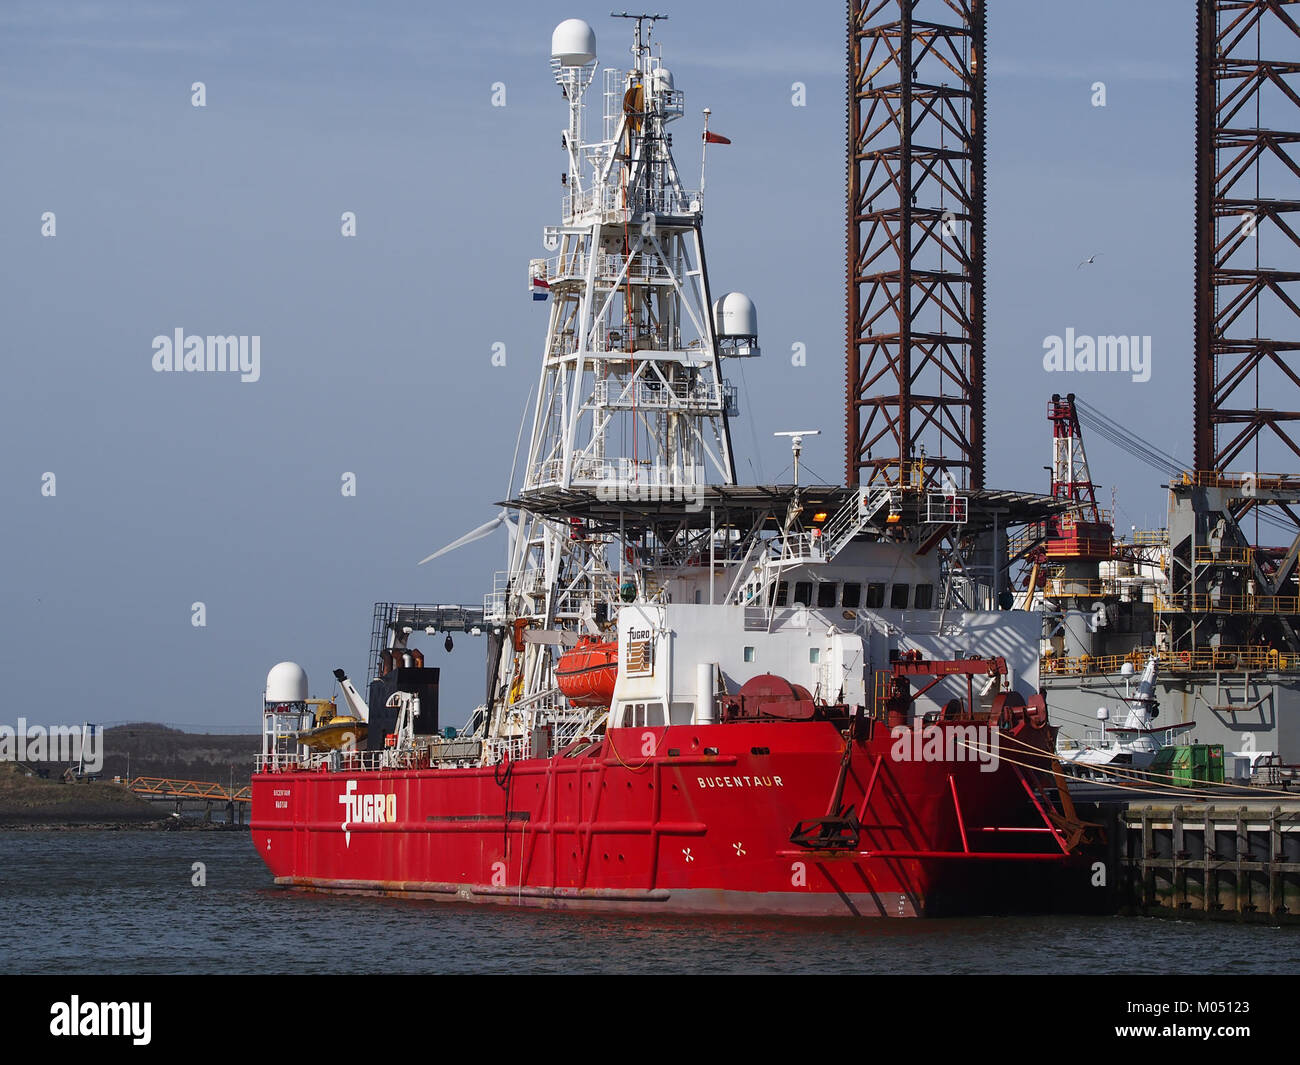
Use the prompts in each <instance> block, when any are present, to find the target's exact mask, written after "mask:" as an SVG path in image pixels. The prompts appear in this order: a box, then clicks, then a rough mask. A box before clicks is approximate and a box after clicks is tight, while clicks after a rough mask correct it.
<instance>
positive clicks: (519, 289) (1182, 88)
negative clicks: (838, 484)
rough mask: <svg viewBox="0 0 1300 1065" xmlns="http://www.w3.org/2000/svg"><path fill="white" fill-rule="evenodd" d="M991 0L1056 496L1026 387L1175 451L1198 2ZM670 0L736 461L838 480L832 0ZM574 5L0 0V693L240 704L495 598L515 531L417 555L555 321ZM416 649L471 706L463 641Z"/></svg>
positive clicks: (493, 439) (452, 717) (240, 718)
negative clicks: (746, 353)
mask: <svg viewBox="0 0 1300 1065" xmlns="http://www.w3.org/2000/svg"><path fill="white" fill-rule="evenodd" d="M990 9H991V10H990V16H989V32H988V43H989V55H988V79H989V80H988V88H989V104H988V113H989V118H988V123H989V127H988V162H989V166H988V186H989V201H988V205H989V206H988V234H989V238H988V246H989V252H988V301H987V321H988V361H989V372H988V462H987V466H988V477H987V480H988V482H989V484H990V485H995V486H999V487H1008V488H1019V489H1029V490H1045V488H1046V485H1045V482H1044V478H1045V476H1046V475H1045V473H1044V472H1043V470H1042V467H1043V466H1044V465H1046V464H1047V463H1048V462H1049V461H1050V433H1049V430H1048V426H1047V422H1046V418H1045V410H1046V403H1047V399H1048V396H1049V395H1050V394H1051V393H1052V392H1053V391H1060V392H1065V391H1071V390H1073V391H1077V392H1078V393H1080V395H1081V396H1082V397H1083V398H1085V399H1087V400H1088V401H1090V402H1092V403H1093V404H1095V405H1096V406H1099V407H1102V408H1103V409H1105V410H1106V411H1107V412H1108V413H1110V414H1111V415H1113V416H1114V417H1116V418H1119V419H1120V420H1122V421H1124V422H1126V423H1127V424H1129V425H1130V426H1132V427H1135V428H1140V429H1141V430H1142V431H1143V434H1144V435H1145V436H1146V438H1147V439H1148V440H1150V441H1151V442H1153V443H1154V444H1156V445H1157V446H1159V447H1161V448H1162V449H1164V450H1166V451H1170V452H1173V453H1174V454H1176V455H1177V456H1178V457H1179V458H1181V459H1184V460H1190V409H1191V370H1190V356H1189V351H1190V344H1191V277H1192V275H1191V262H1192V226H1191V209H1192V102H1193V101H1192V60H1193V19H1192V5H1191V4H1190V3H1185V2H1175V0H1144V2H1143V3H1142V4H1140V5H1134V4H1132V3H1131V2H1122V0H1118V2H1112V0H1092V2H1090V3H1088V4H1067V3H1059V2H1053V3H1042V2H1029V0H1003V2H995V3H991V4H990ZM667 10H668V12H669V14H670V15H671V16H672V18H670V20H669V21H668V22H667V23H666V24H661V28H660V30H659V31H658V33H657V39H659V40H661V41H662V42H663V43H664V49H665V51H664V56H665V62H666V64H667V65H668V66H670V67H671V68H672V69H673V71H674V73H675V75H676V79H677V86H678V88H681V89H684V90H685V92H686V105H687V117H686V118H684V119H683V120H682V121H681V122H680V123H678V125H677V126H676V127H674V128H675V130H676V131H680V133H679V136H678V137H677V141H678V162H679V164H680V165H681V166H682V168H683V170H684V172H685V173H686V174H688V175H690V174H693V173H694V174H697V173H698V167H699V157H698V154H697V153H698V148H697V147H695V146H696V145H697V144H698V129H699V125H700V110H701V109H702V108H703V107H705V106H708V107H710V108H711V109H712V111H713V117H712V121H711V126H712V128H714V129H716V130H718V131H719V132H721V133H724V134H725V135H727V136H728V137H730V138H731V139H732V142H733V143H732V145H731V146H730V147H723V148H719V149H717V150H716V151H714V152H711V153H710V162H709V182H708V183H709V190H708V197H707V202H706V223H705V235H706V242H707V247H708V255H709V266H710V271H711V278H712V285H713V290H714V291H715V292H724V291H727V290H728V289H733V288H735V289H742V290H744V291H745V292H747V293H749V295H751V296H752V297H753V299H754V300H755V302H756V303H757V305H758V310H759V324H760V329H761V331H762V337H761V341H762V344H763V347H764V358H763V359H761V360H758V361H757V362H755V363H751V364H749V365H748V366H746V367H745V370H744V378H743V380H742V379H741V378H740V377H739V376H738V375H737V376H736V377H734V378H733V380H734V381H735V383H737V384H739V385H740V386H741V397H740V399H741V404H742V420H741V422H740V423H739V424H738V425H736V426H735V427H734V429H733V439H734V440H735V442H736V446H737V449H738V452H739V459H738V468H739V471H740V474H741V479H742V480H754V479H762V478H771V477H774V476H776V475H777V474H778V473H780V472H781V471H782V469H783V468H784V467H785V466H787V465H788V462H789V455H788V450H787V445H786V444H785V442H784V441H777V440H775V439H774V438H773V437H772V433H773V431H775V430H779V429H788V428H808V427H812V426H820V427H821V428H822V430H823V435H822V437H820V438H819V439H818V440H816V441H814V442H810V443H809V445H808V447H807V450H806V451H805V461H806V464H807V466H808V467H809V468H810V469H811V470H813V471H815V472H816V473H818V474H821V475H822V477H823V478H824V479H827V480H837V479H839V477H840V476H841V473H842V471H841V467H840V463H841V458H840V456H841V455H842V442H841V441H842V435H841V434H842V422H843V414H842V397H843V337H844V317H843V313H844V312H843V249H844V234H843V189H844V177H843V152H844V97H843V93H844V70H843V56H844V45H843V5H842V4H841V3H839V2H836V0H815V2H811V3H807V4H804V5H800V6H799V7H798V10H797V17H796V16H792V15H791V13H790V6H789V5H787V4H780V3H775V2H750V3H743V4H742V3H723V2H717V3H695V4H691V5H689V6H688V5H684V4H683V5H677V6H672V5H670V6H668V7H667ZM567 17H581V18H586V19H587V20H588V21H590V22H591V23H592V24H593V26H594V27H595V29H596V33H597V39H598V42H599V47H600V52H601V60H602V64H610V65H614V64H619V65H622V64H623V63H624V62H625V60H626V58H627V52H626V47H627V44H628V42H629V37H628V34H627V30H626V27H625V26H624V25H623V24H621V23H617V22H616V21H615V20H612V19H610V18H608V17H607V7H595V8H591V9H587V10H584V9H582V8H581V7H575V6H573V5H572V4H568V3H566V4H564V5H555V4H549V3H538V2H529V3H513V2H510V3H507V2H497V3H493V4H490V5H488V4H480V5H457V10H456V11H454V12H449V11H447V10H445V9H443V6H442V5H437V6H436V7H435V5H429V4H415V3H411V4H399V3H377V4H367V5H364V6H363V5H353V4H338V3H264V2H258V3H250V2H238V0H236V2H228V3H222V4H182V3H155V4H145V3H141V4H120V5H119V4H99V3H94V2H86V3H58V2H42V3H22V2H10V3H7V4H6V5H5V6H4V8H3V10H2V11H0V136H2V137H3V141H2V143H3V154H4V159H5V164H4V180H3V186H4V190H5V195H4V196H3V199H2V201H0V246H2V247H3V252H0V292H2V293H3V295H2V296H0V311H2V312H3V318H4V330H5V333H4V335H5V340H6V352H5V368H6V377H7V387H5V388H4V390H3V393H2V396H3V398H2V399H0V404H2V406H0V455H3V459H0V476H2V477H3V491H4V495H5V499H6V507H5V521H4V543H5V556H4V565H5V579H4V581H3V596H4V610H3V614H2V616H0V663H2V664H3V667H4V668H3V676H4V678H5V688H6V690H7V692H8V693H9V695H10V698H9V699H8V700H7V704H8V705H7V707H6V708H5V709H4V710H3V711H0V719H3V720H8V721H12V720H14V719H15V718H16V717H18V716H19V715H22V716H25V717H27V718H28V720H30V721H44V722H51V723H52V722H72V721H79V720H82V719H83V718H85V719H89V720H99V721H121V720H139V719H151V720H160V721H168V722H176V723H182V724H185V725H186V726H187V727H199V726H201V725H208V724H213V725H221V726H225V727H229V726H233V725H237V724H240V723H247V725H248V726H249V729H250V731H251V730H253V729H255V728H256V723H257V715H258V712H259V699H260V693H261V690H262V684H263V681H264V678H265V674H266V670H267V669H268V668H269V667H270V666H271V665H272V664H274V663H275V662H277V661H280V660H282V659H294V660H296V661H299V662H301V663H303V665H304V666H305V667H306V668H307V670H308V673H309V675H310V676H311V677H312V679H313V687H314V688H315V689H316V692H317V693H318V694H327V693H328V691H329V688H330V684H331V683H332V682H331V679H330V670H332V669H333V668H334V667H336V666H341V667H343V668H345V669H347V670H348V671H349V672H350V673H352V674H353V675H355V676H359V677H362V678H363V677H364V675H365V672H366V662H365V659H366V654H367V651H368V645H369V629H370V618H371V607H372V604H373V602H374V601H375V600H380V599H395V600H400V601H405V602H410V601H418V602H436V603H456V602H463V603H474V602H479V601H480V600H481V596H482V594H483V592H484V591H485V590H490V587H491V575H492V572H493V571H494V570H495V569H499V568H501V566H502V565H503V564H504V552H505V544H504V534H499V536H498V537H497V538H494V539H490V540H485V541H482V542H480V543H477V544H475V545H473V546H471V547H468V548H465V549H463V550H461V551H459V552H457V553H456V554H453V555H451V556H448V557H445V558H443V559H439V560H438V561H437V562H436V563H431V564H430V565H427V566H423V567H420V568H418V569H417V568H416V565H415V563H416V562H417V561H418V560H419V559H420V558H422V557H424V556H425V555H426V554H428V553H429V552H430V551H432V550H433V549H435V548H436V547H439V546H441V545H442V544H444V543H446V542H448V541H450V540H452V539H454V538H455V537H457V536H458V535H460V534H461V533H462V532H464V531H466V530H467V529H470V528H472V527H474V526H476V525H478V524H480V523H481V522H483V521H485V520H487V519H488V518H490V517H491V516H492V515H493V514H494V513H495V511H494V509H493V508H492V506H491V504H492V503H493V502H494V501H495V500H498V499H500V498H502V497H503V496H504V495H505V492H506V486H507V478H508V474H509V465H510V459H511V454H512V452H513V448H514V443H515V435H516V432H517V430H518V426H519V418H520V414H521V411H522V408H523V404H524V401H525V397H526V395H527V394H528V392H529V390H530V388H531V387H532V386H533V384H534V383H535V380H536V376H537V369H538V360H539V357H540V350H541V345H542V339H543V334H544V330H545V311H544V310H543V309H542V307H543V306H544V305H542V304H537V305H534V304H533V303H532V302H531V301H529V299H528V297H527V294H526V293H525V288H524V279H525V277H526V268H527V263H528V260H529V259H530V258H532V257H535V256H540V255H541V254H542V251H541V249H540V242H539V241H540V233H541V228H542V226H544V225H547V224H554V223H556V222H558V221H559V209H560V198H561V193H562V190H561V187H560V184H559V175H560V172H561V170H562V168H563V156H562V154H561V151H560V148H559V134H560V131H561V130H562V129H563V127H564V124H565V111H564V107H563V101H562V100H561V99H560V98H559V93H558V90H557V89H556V87H555V85H554V83H553V81H552V79H551V75H550V70H549V63H548V53H549V46H550V32H551V29H552V28H553V27H554V25H555V24H556V23H557V22H559V21H560V20H562V19H563V18H567ZM1121 25H1122V26H1123V32H1122V33H1120V32H1117V27H1118V26H1121ZM196 81H202V82H204V84H205V86H206V104H207V105H206V107H204V108H195V107H193V106H191V85H192V83H193V82H196ZM795 81H800V82H803V83H804V84H805V85H806V89H807V106H805V107H794V106H792V105H791V86H792V83H793V82H795ZM1095 81H1104V82H1105V83H1106V86H1107V106H1106V107H1104V108H1098V107H1093V106H1092V105H1091V102H1090V97H1091V85H1092V83H1093V82H1095ZM496 82H503V83H504V84H505V87H506V106H505V107H493V106H492V103H491V97H492V86H493V84H494V83H496ZM47 211H52V212H54V213H55V215H56V218H57V235H56V236H55V237H53V238H49V237H42V235H41V216H42V213H43V212H47ZM344 211H354V212H355V213H356V216H357V236H356V237H355V238H343V237H342V236H341V235H340V215H341V214H342V212H344ZM1093 254H1099V256H1100V257H1099V259H1098V261H1097V264H1096V265H1094V266H1092V267H1089V268H1087V269H1085V270H1077V269H1076V265H1077V264H1078V262H1079V261H1080V260H1081V259H1083V258H1085V257H1087V256H1089V255H1093ZM1067 327H1070V328H1074V329H1075V330H1076V331H1077V332H1079V333H1088V334H1112V333H1114V334H1140V335H1150V336H1151V337H1152V343H1153V367H1152V376H1151V380H1150V381H1149V382H1147V383H1145V384H1136V383H1133V382H1131V381H1129V380H1128V379H1127V378H1120V377H1118V376H1117V375H1097V376H1096V377H1094V378H1089V379H1079V378H1078V377H1077V376H1073V377H1072V376H1071V375H1060V374H1058V375H1052V374H1048V373H1045V372H1044V371H1043V368H1042V355H1043V346H1042V345H1043V338H1044V337H1045V336H1047V335H1050V334H1060V333H1063V332H1064V331H1065V329H1066V328H1067ZM176 328H184V329H185V330H186V331H187V332H191V333H197V334H236V335H258V336H260V337H261V379H260V380H259V381H258V382H256V383H242V382H240V381H239V380H238V378H237V377H235V376H233V375H227V376H217V375H207V374H161V373H155V372H153V370H152V368H151V358H152V347H151V345H152V339H153V337H155V336H156V335H159V334H168V335H169V334H171V333H172V331H173V330H175V329H176ZM498 342H499V343H503V344H505V345H506V351H507V365H506V366H505V367H494V366H493V365H492V362H491V355H492V345H493V344H494V343H498ZM795 343H802V344H804V345H805V346H806V350H807V365H806V366H803V367H796V366H793V365H791V359H790V353H791V348H792V345H793V344H795ZM1090 459H1091V460H1092V464H1093V473H1094V477H1095V479H1096V480H1098V481H1099V482H1101V483H1102V485H1103V486H1104V487H1103V495H1104V497H1105V498H1104V501H1105V503H1106V504H1107V505H1109V502H1110V494H1111V488H1112V486H1113V487H1114V489H1115V491H1116V493H1117V500H1118V506H1119V524H1120V525H1121V526H1123V527H1127V525H1128V524H1130V523H1131V524H1136V525H1138V526H1139V527H1147V526H1151V525H1156V524H1159V523H1160V522H1161V520H1162V516H1163V511H1164V505H1165V504H1164V496H1163V493H1162V492H1161V491H1160V489H1159V487H1158V482H1159V478H1158V477H1157V476H1156V475H1154V474H1151V473H1149V472H1148V471H1147V470H1145V469H1143V468H1140V467H1135V466H1134V465H1133V464H1132V462H1131V461H1130V460H1127V459H1125V458H1123V457H1122V456H1120V455H1119V454H1118V453H1116V452H1114V451H1112V450H1110V449H1109V446H1108V445H1106V444H1105V443H1104V442H1102V441H1100V440H1095V441H1093V444H1092V448H1091V453H1090ZM46 472H53V473H54V474H55V475H56V477H57V482H56V485H57V489H56V490H57V494H56V495H55V496H54V497H53V498H49V497H45V496H42V494H41V484H42V475H43V474H44V473H46ZM349 472H350V473H354V474H355V475H356V478H357V494H356V496H355V498H347V497H344V496H343V495H342V494H341V492H340V484H341V478H342V476H343V474H344V473H349ZM195 602H202V603H204V604H205V608H206V625H205V626H203V627H195V626H194V625H192V624H191V620H192V613H191V605H192V604H193V603H195ZM435 646H436V647H437V649H436V653H434V654H433V655H431V664H436V665H441V666H442V667H443V712H442V716H443V720H444V721H446V722H452V723H461V722H463V721H464V720H465V718H466V717H467V715H468V712H469V710H470V709H471V708H472V706H473V705H474V702H475V701H476V699H477V698H478V697H479V695H480V688H481V678H482V644H481V643H478V642H476V641H474V640H472V639H470V638H468V637H467V638H464V639H460V640H457V642H456V648H455V650H454V651H453V652H452V654H451V655H447V654H446V653H445V652H444V651H442V649H441V647H440V646H437V645H435Z"/></svg>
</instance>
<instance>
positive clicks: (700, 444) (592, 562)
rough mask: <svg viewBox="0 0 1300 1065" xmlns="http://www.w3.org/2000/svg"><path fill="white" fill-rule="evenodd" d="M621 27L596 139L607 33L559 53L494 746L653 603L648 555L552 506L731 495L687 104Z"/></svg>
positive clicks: (560, 35) (643, 20)
mask: <svg viewBox="0 0 1300 1065" xmlns="http://www.w3.org/2000/svg"><path fill="white" fill-rule="evenodd" d="M615 17H618V18H628V19H630V20H632V21H634V23H635V31H634V35H633V44H632V48H631V54H632V65H631V69H628V70H614V69H606V70H604V71H603V91H604V100H603V104H604V111H603V119H602V126H601V131H600V132H601V137H600V139H598V140H592V141H588V140H587V139H586V130H585V125H586V119H587V117H588V116H587V115H586V111H587V105H588V96H589V95H590V94H591V92H592V86H593V85H594V83H595V81H596V79H597V65H596V41H595V34H594V33H593V32H592V30H591V27H590V26H588V25H587V24H586V23H585V22H582V21H581V20H578V19H570V20H568V21H566V22H564V23H561V24H560V26H559V27H557V29H556V31H555V34H554V35H553V37H552V68H553V70H554V74H555V80H556V83H557V84H558V85H559V86H560V88H561V91H562V93H563V96H564V98H565V100H566V102H567V104H568V110H569V115H568V123H567V126H566V128H565V130H564V132H563V134H562V144H563V147H564V150H565V153H566V156H567V163H568V167H567V172H566V173H565V175H564V178H563V182H564V200H563V213H562V218H563V221H562V224H561V225H558V226H548V227H546V228H545V229H544V230H543V237H542V243H543V247H544V248H545V249H546V250H547V251H548V252H551V253H553V254H552V255H551V257H549V258H541V259H534V260H532V261H531V263H530V264H529V288H530V290H531V291H533V292H534V293H535V294H541V293H545V294H546V295H547V296H548V297H549V299H550V316H549V322H548V326H547V332H546V342H545V345H544V347H543V351H542V366H541V375H540V380H539V384H538V388H537V398H536V402H535V407H534V411H533V426H532V432H531V435H530V437H529V445H528V457H527V463H526V466H525V469H524V472H523V479H522V484H523V488H522V492H521V494H520V496H519V498H518V499H517V500H515V501H512V503H513V505H516V506H518V508H519V512H520V521H519V535H518V536H517V537H516V538H515V541H514V543H513V546H512V551H511V558H510V568H509V570H508V572H507V573H506V574H504V575H503V578H504V579H501V578H499V579H498V586H497V590H496V592H495V593H494V596H493V597H491V598H490V599H489V613H490V614H492V615H493V616H494V618H495V619H496V620H498V621H500V622H504V623H505V625H506V626H508V630H509V636H508V639H509V640H510V646H508V647H506V648H505V649H504V653H503V654H502V656H501V659H500V663H499V666H498V671H497V681H498V683H497V688H496V691H497V693H498V695H497V699H496V701H495V705H494V706H493V707H492V711H493V712H492V714H491V717H492V720H491V721H490V722H489V725H488V729H489V734H490V735H501V736H503V735H506V734H507V733H510V734H514V735H518V734H519V732H520V731H521V730H522V728H523V727H524V720H525V718H526V716H527V715H528V714H530V713H534V712H535V711H536V710H537V709H540V708H541V707H542V706H543V705H544V704H547V703H549V702H551V701H552V698H553V692H554V682H553V678H552V674H551V668H552V665H553V657H554V655H555V654H557V653H558V649H560V648H562V647H563V646H564V645H565V644H566V643H571V642H572V640H574V639H576V638H577V635H578V634H579V633H587V634H595V633H597V632H599V631H600V630H601V628H602V627H603V626H604V625H607V624H609V623H610V622H612V621H613V616H614V613H615V611H616V609H617V604H618V602H619V601H620V598H623V599H627V598H628V597H635V596H637V595H641V594H645V592H646V588H645V587H644V584H643V583H642V580H641V577H640V576H639V572H640V566H639V564H640V563H641V562H642V561H643V559H642V558H641V557H639V556H638V555H637V553H636V551H635V550H630V549H629V547H628V545H626V544H624V543H623V542H622V541H621V538H620V537H619V536H618V535H617V534H616V533H611V532H610V531H609V530H608V529H605V530H604V531H597V530H595V529H593V528H591V527H589V526H588V524H587V523H586V522H584V521H583V520H582V519H580V518H569V519H568V520H565V519H563V518H561V517H558V516H557V515H556V512H555V511H556V507H555V503H556V501H557V500H560V499H565V500H572V499H573V498H575V497H579V498H580V497H581V494H582V493H588V494H591V495H595V496H597V497H598V498H599V499H601V500H602V501H606V502H609V501H632V502H635V501H637V500H643V499H647V498H653V499H655V500H656V501H665V500H682V501H689V500H691V499H693V498H696V493H697V492H698V491H699V490H702V489H703V488H704V486H706V485H716V484H734V483H735V481H736V476H735V461H734V458H733V456H732V450H731V441H730V432H729V428H728V414H729V411H730V410H732V409H734V403H735V399H734V397H735V393H734V389H731V388H729V387H728V386H727V385H726V384H725V383H724V381H723V378H722V373H721V368H720V359H721V355H720V350H719V343H718V336H717V334H716V328H715V322H714V317H713V314H712V313H711V297H710V292H709V285H708V280H707V274H706V266H705V259H704V246H703V240H702V235H701V223H702V219H703V210H702V204H701V198H700V193H699V192H698V191H694V190H688V189H686V188H684V187H683V185H682V180H681V175H680V173H679V171H678V168H677V164H676V163H675V161H674V159H673V153H672V135H671V133H669V132H668V131H667V127H668V125H669V124H670V123H671V122H673V121H675V120H676V119H678V118H680V117H681V116H682V114H683V95H682V93H681V92H680V91H678V90H677V89H676V88H675V87H674V84H673V77H672V74H671V73H670V72H669V71H668V70H667V69H666V68H665V67H664V66H663V65H662V62H661V59H660V58H659V57H658V56H656V55H654V54H653V53H652V48H651V44H650V36H651V32H652V30H653V28H654V25H655V23H656V22H657V21H659V20H660V19H663V18H664V16H662V15H654V14H640V15H627V14H623V15H616V16H615ZM640 546H641V547H644V545H640ZM629 555H632V557H631V558H629ZM512 715H513V717H514V719H515V720H514V722H513V723H512V722H511V718H512Z"/></svg>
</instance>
